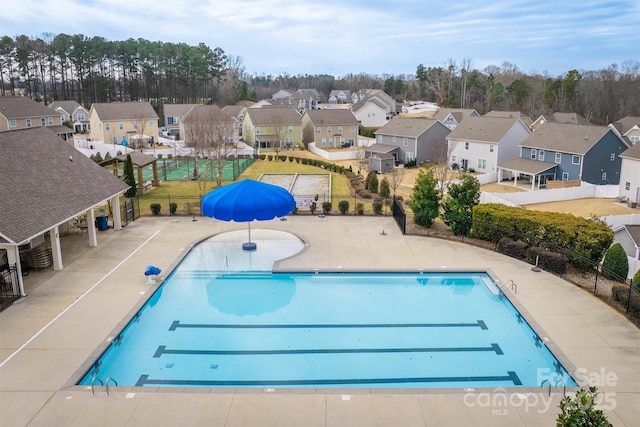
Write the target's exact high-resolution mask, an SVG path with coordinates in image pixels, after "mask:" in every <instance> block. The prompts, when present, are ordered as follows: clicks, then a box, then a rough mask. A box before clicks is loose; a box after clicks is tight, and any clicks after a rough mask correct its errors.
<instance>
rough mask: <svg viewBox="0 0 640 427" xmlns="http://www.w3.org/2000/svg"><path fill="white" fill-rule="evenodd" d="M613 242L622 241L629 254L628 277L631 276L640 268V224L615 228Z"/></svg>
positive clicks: (621, 244)
mask: <svg viewBox="0 0 640 427" xmlns="http://www.w3.org/2000/svg"><path fill="white" fill-rule="evenodd" d="M613 242H614V243H620V246H622V249H624V251H625V253H626V254H627V261H628V262H629V272H628V273H627V278H631V277H633V276H634V275H635V274H636V271H638V270H640V225H628V224H627V225H623V226H621V227H618V228H616V229H615V230H613Z"/></svg>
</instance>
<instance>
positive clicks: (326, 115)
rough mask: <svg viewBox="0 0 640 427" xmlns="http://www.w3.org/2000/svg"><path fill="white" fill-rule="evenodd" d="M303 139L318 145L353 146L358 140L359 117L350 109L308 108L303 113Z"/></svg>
mask: <svg viewBox="0 0 640 427" xmlns="http://www.w3.org/2000/svg"><path fill="white" fill-rule="evenodd" d="M301 120H302V139H303V142H304V143H305V144H309V143H312V142H315V144H316V147H321V148H338V147H352V146H354V145H355V144H356V142H357V141H358V119H356V116H354V115H353V113H352V112H351V111H350V110H346V109H344V110H343V109H330V110H307V111H305V113H304V114H303V115H302V119H301Z"/></svg>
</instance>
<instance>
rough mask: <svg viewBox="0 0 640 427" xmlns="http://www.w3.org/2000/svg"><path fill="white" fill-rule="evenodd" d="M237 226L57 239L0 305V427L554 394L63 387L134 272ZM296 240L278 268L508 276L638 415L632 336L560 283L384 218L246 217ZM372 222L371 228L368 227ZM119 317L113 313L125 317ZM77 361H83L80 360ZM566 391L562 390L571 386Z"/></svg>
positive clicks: (132, 288) (551, 411) (397, 420)
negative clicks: (45, 267)
mask: <svg viewBox="0 0 640 427" xmlns="http://www.w3.org/2000/svg"><path fill="white" fill-rule="evenodd" d="M237 229H246V224H242V223H233V222H229V223H227V222H221V221H216V220H212V219H209V218H197V221H192V218H191V217H188V218H185V217H152V218H141V219H140V220H138V221H135V222H134V223H131V224H129V226H127V227H126V228H125V229H124V230H122V231H114V230H112V229H109V230H108V231H105V232H99V233H98V246H97V247H94V248H90V247H88V239H87V236H86V234H84V235H80V234H70V235H68V236H64V237H63V239H62V246H63V263H64V269H63V270H62V271H57V272H54V271H44V272H33V273H31V274H30V275H29V276H27V277H25V285H26V289H27V293H28V296H27V297H26V298H25V299H24V300H22V302H20V303H19V304H14V305H13V306H11V307H9V308H8V309H6V310H5V311H3V312H2V313H0V324H1V325H2V326H1V328H0V425H1V426H27V425H28V426H57V425H60V426H62V425H64V426H146V425H154V426H159V425H171V426H195V425H207V426H211V425H216V426H217V425H219V426H316V425H317V426H374V425H376V426H463V425H476V426H485V425H487V426H538V425H540V426H549V425H554V424H555V419H556V416H557V413H558V412H559V409H558V403H559V401H560V399H561V397H562V390H558V389H553V390H552V394H551V397H549V396H548V394H547V393H548V389H547V388H546V387H545V388H540V387H536V388H519V389H509V390H507V391H505V390H503V389H495V390H493V389H475V390H464V389H446V390H442V389H417V390H416V389H398V390H389V389H330V390H327V389H298V390H296V389H275V390H271V389H185V388H135V387H113V384H111V385H110V394H109V395H108V396H107V395H106V393H105V388H104V387H102V386H98V387H96V394H95V395H92V394H91V390H90V389H87V388H86V387H80V386H75V385H73V383H74V382H75V381H76V380H77V379H78V377H79V376H80V375H81V374H82V373H83V372H82V369H84V368H85V367H88V363H89V362H87V359H88V358H90V357H91V356H92V355H93V354H95V351H96V349H97V348H99V347H100V346H103V345H104V344H105V342H106V340H108V339H109V337H113V334H114V333H116V332H117V329H118V328H120V327H121V325H122V324H123V322H124V320H123V319H125V317H127V315H130V314H131V313H132V310H136V309H137V308H138V307H139V306H140V304H141V303H142V302H143V301H144V300H145V299H146V298H147V297H148V296H149V293H150V292H151V291H152V290H153V289H155V287H154V286H152V285H148V284H146V280H145V276H144V275H143V272H144V270H145V268H146V266H147V265H149V264H153V265H155V266H158V267H160V268H161V269H162V271H163V273H165V272H169V271H170V270H171V268H172V266H173V265H175V263H176V262H177V260H178V259H179V258H180V257H181V256H182V255H183V254H184V253H185V251H187V250H188V249H189V247H190V245H191V244H192V243H195V242H196V241H198V240H200V239H202V238H205V237H207V236H210V235H213V234H217V233H221V232H225V231H230V230H237ZM260 229H276V230H283V231H288V232H291V233H293V234H295V235H296V236H298V237H300V238H301V239H303V240H304V241H305V242H306V243H307V244H308V245H307V246H306V247H305V249H304V250H303V251H302V252H301V253H299V254H298V255H295V256H293V257H291V258H289V259H286V260H282V261H279V262H278V263H277V268H280V269H306V270H313V269H316V268H317V269H331V270H335V269H340V268H342V269H372V270H380V269H387V270H389V269H424V270H439V269H443V270H445V269H446V270H455V269H474V270H476V269H481V270H488V271H490V273H491V274H492V275H493V276H494V277H495V278H498V279H500V280H502V281H507V280H513V281H515V282H516V283H517V285H518V288H517V294H514V293H513V292H512V291H510V290H508V291H507V295H508V296H509V298H510V299H511V300H512V301H513V302H514V304H516V305H517V306H518V308H519V309H521V310H523V311H525V313H523V314H525V317H526V318H527V319H528V320H529V321H531V323H532V324H533V326H534V328H536V330H537V332H538V333H539V334H540V336H542V337H546V338H548V339H549V341H548V342H547V344H548V345H549V346H550V348H552V350H554V352H555V354H556V356H557V357H558V358H560V359H561V360H562V361H563V363H565V366H567V367H568V368H570V369H571V370H572V373H574V376H576V375H575V372H576V371H575V370H576V369H578V371H577V372H578V375H577V377H578V378H576V379H577V380H579V382H583V383H584V381H581V380H586V379H589V380H591V381H592V382H593V383H594V384H596V385H597V386H598V389H599V391H600V393H601V394H602V395H603V397H604V398H605V403H609V404H610V405H611V406H615V409H612V410H610V409H605V414H606V415H607V416H608V418H609V420H610V422H612V423H613V424H614V425H616V426H632V425H637V420H638V419H640V405H638V402H640V331H639V330H638V329H637V328H636V327H635V326H634V325H632V324H631V323H630V322H628V321H627V320H626V319H625V318H624V317H623V316H622V315H620V314H618V313H617V312H616V311H615V310H613V309H611V308H610V307H608V306H607V305H606V304H604V303H602V302H601V301H600V300H598V299H597V298H595V297H593V296H592V295H591V294H589V293H588V292H585V291H583V290H581V289H579V288H577V287H575V286H573V285H571V284H569V283H567V282H565V281H563V280H562V279H560V278H558V277H555V276H553V275H551V274H548V273H546V272H539V273H536V272H533V271H531V266H530V265H528V264H526V263H523V262H520V261H518V260H515V259H512V258H509V257H506V256H503V255H500V254H498V253H494V252H491V251H486V250H483V249H480V248H477V247H473V246H469V245H465V244H463V243H458V242H449V241H444V240H440V239H432V238H425V237H419V236H403V235H402V234H401V233H400V232H399V230H398V227H397V226H396V225H395V223H394V222H393V219H392V218H390V217H350V216H349V217H343V216H340V215H331V216H327V217H325V218H318V217H316V216H289V217H288V220H287V221H280V220H273V221H266V222H261V223H254V224H252V230H251V232H252V238H253V240H257V241H258V244H259V239H260V231H259V230H260ZM383 230H384V232H385V233H384V235H383V234H381V233H382V231H383ZM125 320H126V319H125ZM90 362H91V361H90ZM574 391H575V389H568V390H567V394H570V395H573V394H574Z"/></svg>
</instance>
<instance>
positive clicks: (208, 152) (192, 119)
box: [183, 105, 235, 195]
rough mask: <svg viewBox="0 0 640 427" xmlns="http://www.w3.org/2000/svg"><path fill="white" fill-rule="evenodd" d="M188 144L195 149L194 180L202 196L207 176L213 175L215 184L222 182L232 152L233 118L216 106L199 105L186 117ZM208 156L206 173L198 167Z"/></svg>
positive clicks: (184, 121) (185, 129)
mask: <svg viewBox="0 0 640 427" xmlns="http://www.w3.org/2000/svg"><path fill="white" fill-rule="evenodd" d="M183 126H184V132H185V144H186V145H187V146H189V147H191V148H193V152H194V160H195V165H194V170H193V179H194V180H196V181H198V189H199V191H200V195H203V194H205V192H206V187H207V180H206V177H207V176H214V178H215V181H216V186H218V187H219V186H221V185H222V174H223V172H224V166H225V162H226V161H227V158H228V157H229V156H230V155H231V154H233V152H234V147H235V146H234V145H233V136H234V129H233V119H232V118H231V117H229V115H228V114H226V113H225V112H224V111H222V109H220V107H218V106H217V105H198V106H196V107H194V108H193V109H192V110H191V111H190V112H189V114H187V115H186V116H185V118H184V120H183ZM200 158H207V159H208V160H209V161H208V162H207V164H206V166H205V170H204V174H203V173H200V169H199V167H198V163H199V159H200Z"/></svg>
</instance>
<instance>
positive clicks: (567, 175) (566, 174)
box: [562, 172, 569, 181]
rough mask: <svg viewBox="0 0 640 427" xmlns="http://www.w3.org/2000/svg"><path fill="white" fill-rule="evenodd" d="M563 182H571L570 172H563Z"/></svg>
mask: <svg viewBox="0 0 640 427" xmlns="http://www.w3.org/2000/svg"><path fill="white" fill-rule="evenodd" d="M562 180H563V181H569V172H562Z"/></svg>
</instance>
